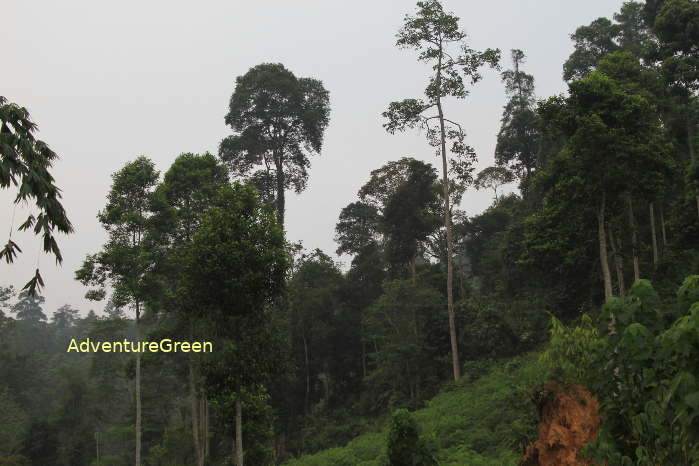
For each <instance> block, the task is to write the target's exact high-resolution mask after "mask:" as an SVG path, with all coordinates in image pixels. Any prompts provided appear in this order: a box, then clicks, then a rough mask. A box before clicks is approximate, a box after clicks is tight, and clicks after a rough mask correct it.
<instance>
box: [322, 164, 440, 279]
mask: <svg viewBox="0 0 699 466" xmlns="http://www.w3.org/2000/svg"><path fill="white" fill-rule="evenodd" d="M439 188H440V187H439V184H438V183H437V174H436V171H435V169H434V168H433V167H432V165H430V164H427V163H424V162H421V161H419V160H416V159H413V158H411V157H403V158H401V159H400V160H397V161H392V162H388V163H386V164H385V165H383V166H382V167H381V168H378V169H376V170H373V171H372V172H371V177H370V179H369V181H367V182H366V183H365V184H364V185H363V186H362V187H361V188H360V190H359V199H360V200H359V201H357V202H353V203H350V204H349V205H347V206H346V207H345V208H344V209H342V211H341V213H340V218H339V221H338V223H337V225H336V227H335V231H336V237H335V241H337V243H338V244H339V248H338V250H337V252H338V254H343V253H349V254H354V255H357V254H360V253H362V252H363V251H365V250H368V248H372V247H374V246H378V245H379V243H380V245H381V248H382V249H383V252H384V255H385V259H386V261H387V263H388V265H389V266H390V268H391V269H392V271H393V272H394V274H395V273H401V272H405V271H406V270H407V269H408V268H409V269H410V270H411V271H412V274H413V277H414V276H415V262H416V259H417V258H418V256H420V255H421V254H422V252H423V251H424V250H425V249H426V243H427V238H428V236H429V235H431V234H434V233H435V232H436V231H437V230H438V229H439V216H440V215H441V208H440V202H439Z"/></svg>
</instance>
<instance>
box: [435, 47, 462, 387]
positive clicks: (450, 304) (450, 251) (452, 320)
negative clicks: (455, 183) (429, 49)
mask: <svg viewBox="0 0 699 466" xmlns="http://www.w3.org/2000/svg"><path fill="white" fill-rule="evenodd" d="M440 52H441V48H440ZM441 67H442V56H441V53H440V56H439V62H438V65H437V88H438V89H439V88H440V86H441V77H442V75H441ZM437 111H438V113H439V129H440V139H441V146H442V147H441V149H442V150H441V153H442V185H443V187H442V189H443V196H444V228H445V229H446V231H447V313H448V315H449V340H450V342H451V362H452V370H453V373H454V380H459V379H460V378H461V364H460V363H459V344H458V340H457V338H456V316H455V313H454V294H453V285H454V264H453V260H452V258H453V255H454V240H453V237H452V231H451V210H450V208H449V175H448V170H449V165H448V161H447V140H446V130H445V128H444V112H443V111H442V101H441V99H440V98H439V97H437Z"/></svg>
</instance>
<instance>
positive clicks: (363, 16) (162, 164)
mask: <svg viewBox="0 0 699 466" xmlns="http://www.w3.org/2000/svg"><path fill="white" fill-rule="evenodd" d="M621 3H622V2H621V0H612V1H610V0H588V1H585V2H582V1H572V0H538V1H536V2H525V1H515V0H491V1H489V2H466V1H457V0H444V1H443V4H444V5H445V8H446V9H447V10H451V11H453V12H454V13H456V14H457V15H458V16H459V17H460V18H461V25H462V28H463V29H465V30H466V32H467V33H468V34H469V40H470V44H471V46H472V48H475V49H484V48H487V47H493V48H494V47H499V48H500V49H502V51H503V57H504V58H505V61H504V62H503V64H504V65H505V66H508V65H509V62H508V61H507V59H508V58H509V50H510V49H511V48H520V49H522V50H524V51H525V53H526V54H527V57H528V59H527V63H526V65H525V70H526V71H527V72H529V73H531V74H533V75H534V77H535V79H536V90H537V95H538V96H539V97H547V96H549V95H552V94H557V93H560V92H564V90H565V88H566V86H565V84H564V83H563V81H562V79H561V70H562V64H563V61H564V60H565V59H566V58H567V56H568V55H569V54H570V52H571V51H572V44H571V41H570V39H569V34H570V33H572V32H573V31H574V30H575V28H576V27H577V26H580V25H583V24H588V23H589V22H590V21H592V20H593V19H595V18H597V17H599V16H607V17H609V18H611V16H612V14H613V13H614V12H615V11H617V10H618V9H619V7H620V6H621ZM414 9H415V1H413V0H390V1H376V0H374V1H369V0H352V1H349V0H325V1H320V0H294V1H289V0H261V1H256V2H250V1H231V0H228V1H198V2H193V1H179V0H168V1H163V0H157V1H156V0H138V1H134V0H121V1H118V2H116V1H115V2H103V1H95V0H62V1H60V2H57V1H53V0H32V1H23V0H0V16H1V17H2V23H3V25H2V28H0V56H2V68H0V95H4V96H5V97H7V98H8V100H10V101H11V102H15V103H17V104H19V105H22V106H25V107H27V109H29V111H30V113H31V116H32V118H33V119H34V121H35V122H37V123H38V124H39V130H40V131H39V134H38V137H39V138H40V139H42V140H44V141H46V142H47V143H48V144H49V145H50V146H51V147H52V148H53V150H54V151H56V152H57V153H58V154H59V155H60V157H61V160H60V161H58V162H57V163H56V164H55V168H54V170H53V173H54V175H55V177H56V180H57V183H58V185H59V186H60V187H62V189H63V201H64V206H65V207H66V209H67V211H68V214H69V216H70V219H71V221H72V222H73V224H74V225H75V228H76V232H75V234H73V235H70V236H68V237H60V238H59V239H60V243H59V244H60V247H61V249H62V251H63V255H64V257H65V260H64V263H63V266H62V267H55V266H54V265H53V259H52V258H51V257H49V256H45V255H43V256H42V257H41V258H40V264H41V270H42V274H43V276H44V279H45V281H46V282H47V286H46V289H45V292H44V295H45V297H46V305H45V311H46V312H47V314H49V315H50V314H51V313H52V312H53V311H54V310H55V309H57V308H58V307H59V306H61V305H62V304H65V303H69V304H71V305H73V306H76V307H78V308H79V309H80V310H81V311H83V312H87V310H89V309H91V308H92V309H95V310H96V311H99V310H101V309H102V307H103V304H101V303H95V304H93V303H90V302H88V301H86V300H84V299H83V295H84V292H85V290H84V288H83V287H82V285H80V283H78V282H76V281H74V280H73V272H74V271H75V269H76V268H78V267H79V266H80V264H81V262H82V260H83V258H84V257H85V254H87V253H92V252H95V251H97V250H98V249H99V248H100V246H101V245H102V244H103V242H104V240H105V234H104V232H103V230H102V229H101V226H100V224H99V223H98V221H97V219H96V213H97V211H98V210H99V209H101V208H102V207H103V206H104V203H105V196H106V193H107V192H108V190H109V187H110V183H111V179H110V175H111V174H112V173H113V172H115V171H116V170H118V169H119V168H121V167H122V166H123V165H124V164H125V163H126V162H128V161H130V160H133V159H134V158H135V157H137V156H139V155H147V156H148V157H151V158H152V159H153V160H154V161H155V162H156V164H157V167H158V169H159V170H161V172H164V171H165V170H167V168H168V167H169V165H170V163H171V162H172V161H173V160H174V159H175V157H176V156H177V155H178V154H180V153H182V152H204V151H210V152H212V153H214V154H215V153H216V152H217V148H218V144H219V142H220V141H221V139H222V138H223V137H224V136H226V135H227V134H229V132H230V130H229V128H227V127H226V126H225V124H224V120H223V118H224V115H225V114H226V112H227V107H228V100H229V98H230V96H231V93H232V91H233V88H234V84H235V78H236V76H239V75H241V74H244V73H245V72H246V71H247V70H248V69H249V68H250V67H252V66H254V65H257V64H259V63H263V62H281V63H283V64H284V65H285V66H286V67H287V68H288V69H290V70H291V71H292V72H294V73H295V74H296V75H297V76H308V77H313V78H317V79H320V80H322V81H323V83H324V85H325V87H326V88H327V89H328V90H329V91H330V102H331V122H330V126H329V127H328V130H327V132H326V135H325V145H324V148H323V153H322V155H321V156H320V157H316V158H314V159H313V160H312V167H311V171H310V179H309V183H308V189H307V190H306V191H305V192H304V193H302V194H301V195H298V196H297V195H294V194H289V195H288V196H287V231H288V237H289V239H291V240H294V241H295V240H303V242H304V245H305V246H306V247H307V248H308V249H312V248H316V247H318V248H321V249H323V250H324V251H325V252H327V253H331V254H334V251H335V248H336V244H335V242H334V241H333V237H334V226H335V223H336V221H337V217H338V214H339V212H340V209H342V207H344V206H345V205H347V204H348V203H349V202H352V201H353V200H354V199H355V197H356V193H357V190H358V189H359V187H360V186H361V185H362V184H363V183H365V182H366V180H367V179H368V176H369V172H370V171H371V170H373V169H375V168H378V167H380V166H381V165H383V164H384V163H385V162H387V161H389V160H395V159H398V158H400V157H403V156H413V157H415V158H419V159H422V160H425V161H430V162H432V163H433V164H435V165H438V164H437V162H438V160H437V159H436V158H435V157H434V155H433V152H432V150H431V148H430V147H429V146H428V145H427V144H426V142H425V139H424V137H423V136H422V135H420V134H418V133H407V134H398V135H395V136H391V135H389V134H387V133H386V132H385V131H384V130H383V128H382V126H381V124H382V119H381V112H382V111H384V110H385V108H386V107H387V105H388V103H389V102H391V101H393V100H399V99H402V98H406V97H419V96H420V95H421V92H422V90H423V88H424V85H425V82H426V81H425V78H426V76H427V73H428V70H427V69H426V68H425V66H424V65H422V64H419V63H417V62H416V60H415V54H414V53H413V52H411V51H406V50H399V49H397V48H396V47H395V46H394V43H395V34H396V32H397V30H398V29H399V27H400V26H401V24H402V22H403V17H404V15H405V14H406V13H412V12H413V11H414ZM504 102H505V95H504V92H503V87H502V84H501V82H500V79H499V76H498V75H497V74H496V73H494V72H489V73H486V76H485V79H484V81H482V82H481V83H480V84H478V85H477V86H476V87H475V88H474V89H473V92H472V95H471V96H470V97H469V98H468V99H467V100H466V101H456V102H452V103H450V104H449V105H448V107H447V111H448V112H449V113H450V115H451V118H452V119H455V120H457V121H460V122H462V123H463V124H464V126H465V129H466V130H467V133H468V142H469V144H471V145H472V146H473V147H474V148H475V149H476V151H477V153H478V156H479V168H483V167H486V166H488V165H491V164H492V163H493V149H494V147H495V136H496V134H497V131H498V129H499V124H500V122H499V120H500V115H501V112H502V106H503V104H504ZM11 199H12V194H11V193H10V192H8V191H5V192H2V193H0V219H2V221H0V227H2V229H1V230H0V232H2V234H3V235H4V234H6V231H7V229H8V228H9V222H10V218H11V216H12V205H11ZM490 201H491V193H489V192H475V191H470V192H469V193H468V194H467V195H466V196H465V197H464V201H463V204H462V206H461V207H462V208H463V209H464V210H465V211H466V212H467V213H468V214H475V213H478V212H480V211H482V210H483V209H484V208H485V207H487V205H488V204H489V203H490ZM23 213H24V214H25V216H26V210H25V209H18V210H17V218H21V214H23ZM4 239H5V238H2V240H3V241H4ZM13 239H15V240H16V241H17V242H18V243H19V245H20V247H22V249H23V251H24V253H23V254H22V255H21V257H20V258H19V260H18V261H17V262H16V263H15V264H13V265H7V264H4V263H3V264H1V265H0V284H2V285H9V284H13V285H15V286H16V287H18V288H21V286H22V285H23V284H24V283H25V282H26V281H27V280H28V279H29V278H30V277H31V275H32V274H33V270H34V267H35V264H36V261H37V250H38V247H39V239H38V238H34V237H32V236H29V235H18V234H14V235H13ZM345 261H346V258H345Z"/></svg>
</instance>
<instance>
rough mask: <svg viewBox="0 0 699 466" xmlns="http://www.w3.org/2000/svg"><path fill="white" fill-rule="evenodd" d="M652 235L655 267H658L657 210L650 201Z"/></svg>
mask: <svg viewBox="0 0 699 466" xmlns="http://www.w3.org/2000/svg"><path fill="white" fill-rule="evenodd" d="M649 209H650V235H651V239H652V241H653V268H654V269H656V268H658V237H657V235H656V234H655V210H654V209H653V203H652V202H651V203H650V206H649Z"/></svg>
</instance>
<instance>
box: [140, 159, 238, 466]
mask: <svg viewBox="0 0 699 466" xmlns="http://www.w3.org/2000/svg"><path fill="white" fill-rule="evenodd" d="M227 185H228V173H227V170H226V167H225V166H224V165H223V164H222V163H221V162H219V161H218V160H216V158H215V157H214V156H213V155H211V154H208V153H207V154H203V155H196V154H191V153H185V154H181V155H179V156H178V157H177V158H176V159H175V161H174V162H173V164H172V165H171V166H170V168H169V169H168V171H167V172H166V173H165V175H164V176H163V182H162V183H161V184H160V185H159V186H158V187H157V189H156V190H155V193H154V201H153V210H154V215H153V218H152V221H151V222H150V225H149V230H148V235H149V238H150V241H149V242H148V247H149V248H151V249H152V250H153V251H154V255H155V256H156V259H155V261H154V262H155V267H154V270H153V272H152V273H153V274H155V275H156V276H157V277H158V278H157V280H158V282H159V288H160V291H159V293H158V298H159V306H158V307H159V308H161V309H162V310H163V314H165V315H166V318H167V319H169V321H168V324H169V325H170V328H171V329H170V331H171V332H173V333H178V334H181V335H183V336H184V337H188V338H190V339H191V340H192V341H194V340H196V339H197V337H198V336H200V335H198V334H197V330H198V329H201V327H202V325H199V326H197V324H198V323H200V322H199V321H201V320H202V319H201V316H199V314H198V311H197V310H196V307H197V306H198V303H197V302H196V301H192V300H191V299H189V298H190V296H189V293H188V292H187V289H186V288H184V287H182V283H183V280H184V278H183V277H182V273H183V267H182V263H181V259H182V256H181V255H180V254H179V252H180V251H181V250H182V249H183V248H187V247H188V246H189V245H191V242H192V238H193V236H194V234H195V232H196V231H197V230H198V228H199V226H200V225H201V221H202V216H203V215H204V214H205V213H206V211H207V210H208V209H209V208H210V207H212V206H213V205H214V200H215V198H216V196H217V195H218V193H219V191H220V189H221V188H223V187H224V186H227ZM199 360H200V358H197V357H196V355H194V354H192V353H190V354H189V357H188V361H187V362H188V364H187V371H188V382H189V383H188V387H189V396H190V409H191V421H192V429H191V430H192V438H193V444H194V445H193V446H194V454H195V457H196V464H197V465H203V464H204V461H205V456H206V438H207V437H206V432H205V430H206V429H202V427H201V425H202V422H200V421H201V420H202V419H203V418H205V417H206V411H207V410H206V408H205V407H204V406H203V405H204V404H205V403H206V397H205V396H204V397H202V395H201V392H202V390H201V387H200V385H201V384H200V376H199V373H200V371H199ZM202 398H203V399H202Z"/></svg>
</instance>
